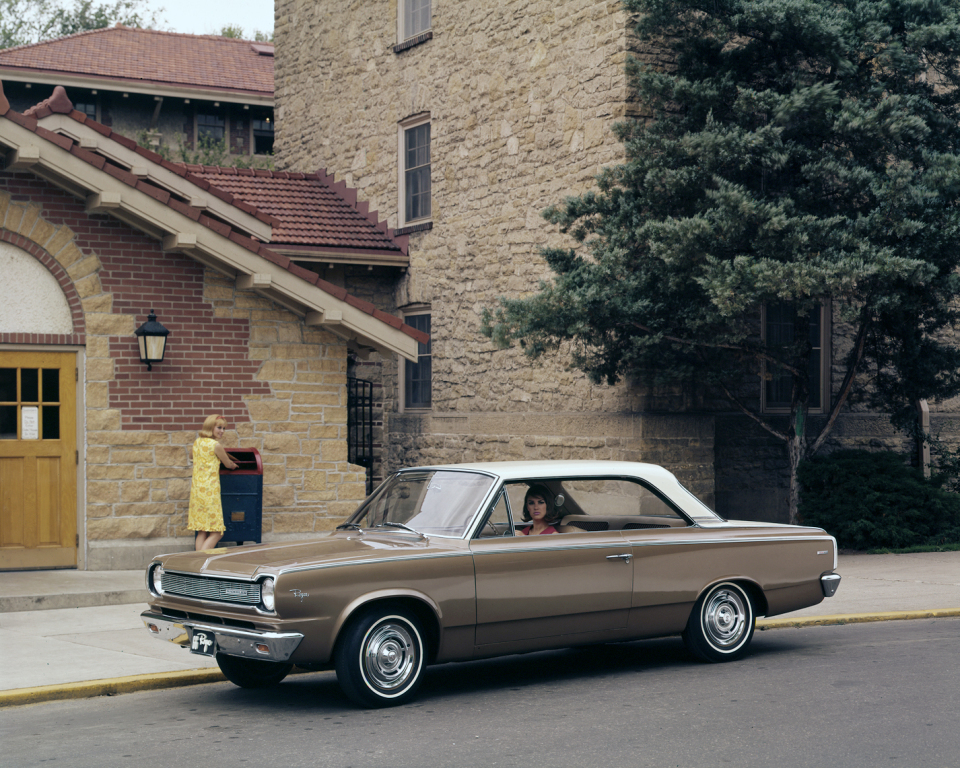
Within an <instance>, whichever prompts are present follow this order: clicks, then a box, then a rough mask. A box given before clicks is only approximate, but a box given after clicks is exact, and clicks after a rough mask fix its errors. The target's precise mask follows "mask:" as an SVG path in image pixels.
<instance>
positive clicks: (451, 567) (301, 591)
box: [143, 462, 839, 706]
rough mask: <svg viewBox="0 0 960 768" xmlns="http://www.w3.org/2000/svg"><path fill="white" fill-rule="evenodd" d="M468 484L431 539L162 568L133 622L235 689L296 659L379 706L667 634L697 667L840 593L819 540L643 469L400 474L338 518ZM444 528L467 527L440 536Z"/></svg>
mask: <svg viewBox="0 0 960 768" xmlns="http://www.w3.org/2000/svg"><path fill="white" fill-rule="evenodd" d="M459 473H465V474H459ZM464 482H467V483H470V484H473V485H474V486H475V488H472V489H470V493H473V494H474V496H473V497H471V499H470V500H469V502H464V503H463V504H461V506H463V507H469V506H471V505H472V506H473V507H474V508H473V509H466V508H465V509H463V511H462V515H461V514H460V513H459V512H457V511H456V510H452V509H451V508H450V507H451V506H456V505H444V504H437V503H433V505H432V507H431V508H432V509H433V510H434V511H433V512H431V513H430V514H432V515H434V518H436V517H437V516H438V515H443V516H445V517H444V519H443V521H442V522H443V524H444V525H447V526H448V527H438V528H436V529H434V532H433V533H426V534H424V533H419V532H417V531H415V530H412V528H415V527H416V525H415V522H416V521H418V520H423V519H426V518H425V516H424V515H423V514H420V516H419V517H417V516H416V515H414V516H413V517H410V518H407V522H409V523H410V529H406V528H404V527H400V526H401V525H405V524H406V523H404V522H402V521H401V522H400V523H391V522H387V523H383V522H381V523H378V525H377V526H373V525H369V524H368V525H360V523H359V522H352V523H351V522H348V523H347V525H346V527H342V528H341V529H339V530H336V531H332V532H329V533H324V534H321V535H319V536H318V537H317V538H316V539H315V540H311V541H299V542H294V543H274V544H261V545H254V546H245V547H236V548H223V549H216V550H210V551H206V552H187V553H179V554H171V555H166V556H163V557H160V558H157V559H156V560H155V561H154V562H153V563H152V564H151V565H150V567H149V568H148V570H147V584H148V587H149V588H150V590H151V600H150V609H149V610H148V611H147V612H145V613H144V614H143V619H144V623H145V624H146V625H147V627H148V628H149V629H150V631H151V632H152V633H154V634H155V635H157V636H159V637H161V638H163V639H167V640H170V641H172V642H176V643H179V644H181V645H185V646H187V645H191V640H192V638H193V637H194V636H195V635H196V634H197V633H198V631H199V632H200V637H201V639H203V638H204V637H206V638H208V640H209V641H212V640H213V638H215V641H216V647H215V648H213V649H212V650H213V651H214V652H215V653H216V654H217V658H218V660H219V661H221V668H222V669H224V672H225V673H226V674H227V676H228V677H229V678H230V679H231V680H233V681H234V682H237V683H238V684H240V685H245V686H259V685H265V684H270V683H272V682H277V681H278V680H274V678H278V679H282V677H283V675H284V674H286V671H289V665H291V664H297V665H299V666H302V667H306V668H310V669H328V668H336V669H337V672H338V678H339V679H340V681H341V684H344V682H345V681H344V677H345V676H350V675H352V676H353V678H355V680H354V682H353V683H350V682H349V681H347V683H346V684H344V688H345V690H346V691H347V693H348V694H349V695H351V698H353V699H355V700H356V701H358V702H360V703H362V704H365V705H369V706H383V705H387V704H395V703H401V702H403V701H406V700H408V699H409V697H410V696H412V695H413V693H414V692H415V689H416V686H417V684H418V683H419V680H420V677H421V674H422V667H423V666H425V665H426V664H429V663H439V662H450V661H461V660H468V659H477V658H484V657H491V656H499V655H504V654H510V653H520V652H527V651H535V650H544V649H551V648H562V647H569V646H575V645H583V644H589V643H598V642H615V641H626V640H636V639H641V638H650V637H660V636H667V635H676V634H683V636H684V639H685V640H687V642H688V645H689V646H691V650H693V651H694V652H695V653H697V655H699V656H701V657H703V658H705V659H707V660H710V661H721V660H726V659H728V658H731V659H732V658H736V657H738V656H740V655H742V653H743V651H744V650H745V649H746V645H747V644H748V643H749V640H750V637H751V636H752V632H753V622H754V620H755V618H756V617H757V616H773V615H776V614H782V613H787V612H789V611H794V610H798V609H800V608H805V607H807V606H811V605H815V604H817V603H819V602H820V601H821V600H823V598H824V596H825V595H831V594H833V592H834V591H835V590H836V586H837V584H838V582H839V576H837V575H836V574H835V573H834V571H835V569H836V555H837V548H836V541H835V540H834V539H833V538H832V537H831V536H830V535H828V534H827V533H826V532H825V531H823V530H821V529H819V528H809V527H799V526H786V525H775V524H761V523H755V522H738V521H726V520H723V519H721V518H719V517H718V516H717V515H715V514H714V513H713V512H711V511H710V510H709V509H708V508H706V507H705V506H704V505H702V504H701V503H700V502H699V501H697V500H696V498H695V497H693V496H692V495H691V494H690V493H689V492H687V491H686V490H685V489H684V488H683V487H682V486H681V485H680V484H679V483H678V482H677V480H676V478H675V477H674V476H673V475H672V474H670V473H669V472H667V471H666V470H664V469H662V468H660V467H655V466H652V465H645V464H634V463H626V462H511V463H490V464H473V465H452V466H442V467H432V468H423V467H420V468H411V469H408V470H402V471H401V472H400V473H397V475H395V476H394V477H393V478H391V479H390V480H388V481H387V483H385V485H384V486H382V487H381V489H380V490H378V491H377V492H375V494H374V495H373V496H371V498H370V499H368V500H367V502H365V504H364V505H361V507H360V509H359V510H358V512H357V513H356V514H355V515H354V516H353V517H352V518H351V520H353V521H360V522H366V523H370V521H371V520H372V519H373V518H372V517H371V515H372V514H373V512H371V510H377V509H379V508H378V507H377V504H378V503H381V506H382V507H383V509H382V512H380V511H377V512H376V514H378V515H381V516H380V517H376V520H387V518H388V517H389V515H390V514H392V512H391V511H389V510H387V509H386V507H388V506H391V505H393V506H394V507H395V506H396V503H397V502H396V499H403V500H404V503H406V504H419V506H417V507H416V508H417V509H418V510H421V512H422V510H423V509H424V508H426V507H427V506H430V504H429V503H428V501H426V499H428V498H433V499H434V500H436V499H438V498H439V499H440V500H444V499H447V498H451V494H455V493H457V492H459V493H461V496H460V497H456V498H461V497H462V494H463V493H466V492H462V491H459V490H457V488H458V486H456V484H457V483H460V484H463V483H464ZM391 483H393V486H392V488H393V491H391V490H390V489H388V490H387V491H383V490H382V489H383V488H384V487H386V486H388V485H390V484H391ZM532 484H543V485H545V486H546V487H548V488H549V490H550V494H551V495H553V494H556V495H555V498H553V499H551V502H552V503H553V504H554V506H555V508H556V510H557V511H556V516H557V517H560V518H561V519H560V520H559V521H558V522H557V526H558V527H559V529H560V531H561V532H560V533H557V534H551V535H542V536H525V535H520V532H519V530H518V527H519V525H521V523H520V520H519V518H520V517H521V516H522V511H521V510H520V509H518V508H517V507H518V506H520V504H519V498H520V495H519V494H520V493H521V492H522V491H523V490H524V489H526V488H527V487H528V486H530V485H532ZM397 489H400V490H399V491H398V490H397ZM451 489H452V490H451ZM391 492H393V493H394V494H395V495H394V496H390V495H389V494H390V493H391ZM411 492H412V495H413V496H415V497H417V494H419V496H418V497H417V498H415V499H414V501H413V502H411V501H410V500H409V499H410V497H411ZM444 493H446V494H447V496H446V497H445V496H444V495H443V494H444ZM378 494H379V496H378ZM384 494H386V495H384ZM431 494H433V496H432V497H431ZM378 498H380V499H381V500H382V499H387V501H382V502H378V501H377V499H378ZM411 508H412V507H411ZM607 512H609V514H607ZM451 517H456V519H457V521H465V522H458V523H457V525H459V526H460V528H459V529H458V530H457V531H454V532H453V533H451V532H450V531H452V530H453V529H454V528H456V527H457V526H455V525H452V524H451V525H448V524H450V523H451V520H450V519H447V518H451ZM428 522H429V521H428ZM435 522H436V521H435ZM437 525H439V523H437ZM436 531H442V532H446V533H437V532H436ZM157 566H162V569H163V571H162V577H161V578H157V576H158V573H160V572H158V571H157V570H155V569H156V568H157ZM264 580H272V581H273V584H272V586H273V594H274V598H273V604H272V606H270V607H268V606H267V605H265V603H268V602H269V600H268V599H267V598H266V597H265V596H264V597H263V598H259V599H258V593H259V589H258V588H257V586H256V585H261V588H262V589H263V590H264V595H265V594H266V591H267V587H268V586H270V585H267V587H263V584H264ZM156 581H160V582H161V586H162V591H161V589H158V588H157V584H156ZM212 590H213V591H212ZM244 590H252V592H251V595H252V596H247V597H243V598H241V597H240V596H239V595H240V593H241V592H244ZM178 592H179V594H178ZM239 599H245V600H247V601H248V602H247V604H241V603H237V602H233V601H235V600H239ZM253 600H258V602H256V603H252V604H251V602H250V601H253ZM738 614H739V615H738ZM390 616H393V617H394V618H393V619H390V620H387V619H383V617H390ZM384 621H385V622H386V624H384ZM364 622H366V623H367V624H370V628H367V627H366V626H365V625H364V626H359V625H363V624H364ZM378 622H380V623H378ZM748 624H749V626H747V625H748ZM383 626H387V629H386V630H383V631H380V630H379V629H377V628H378V627H381V628H382V627H383ZM390 628H393V629H394V630H398V631H397V632H393V633H391V632H390ZM701 629H702V630H703V631H702V632H701V631H700V630H701ZM204 632H206V633H207V635H204V634H203V633H204ZM378 632H379V633H380V634H378ZM703 632H705V633H706V643H704V640H703V639H702V637H701V635H702V634H703ZM371 633H372V634H371ZM371 637H372V638H373V639H370V638H371ZM698 637H699V638H700V639H698ZM711 637H714V638H719V639H718V641H717V642H712V641H711V640H710V638H711ZM398 638H399V639H398ZM258 641H259V642H258ZM418 642H419V643H421V645H422V648H420V649H418V648H417V647H416V646H417V643H418ZM194 645H195V643H194ZM347 646H349V647H347ZM338 649H339V650H338ZM194 650H203V649H197V648H194ZM413 654H416V658H415V659H412V658H410V657H411V655H413ZM224 657H230V658H226V659H225V658H224ZM404 658H405V659H406V661H403V659H404ZM237 659H239V660H240V661H237ZM247 660H249V661H247ZM231 664H233V665H234V666H233V667H231V666H230V665H231ZM351 664H352V665H353V666H352V667H351V666H350V665H351ZM358 664H359V666H358ZM401 666H403V671H402V672H401V669H400V667H401ZM354 668H356V669H354ZM238 670H239V671H238ZM272 671H275V672H276V674H270V673H271V672H272ZM231 672H232V673H233V674H231ZM261 672H262V674H261ZM368 672H369V673H370V675H368V674H367V673H368ZM247 673H249V674H247ZM401 674H404V675H407V676H408V677H404V678H403V679H402V680H401V679H400V677H399V676H400V675H401ZM371 675H372V678H371ZM391 676H393V677H391ZM368 678H371V679H372V680H373V682H372V683H371V679H368ZM380 678H382V680H381V683H382V684H378V682H377V680H378V679H380ZM408 678H413V679H412V681H411V682H410V685H409V686H408V685H407V679H408ZM398 681H399V682H398ZM351 689H352V690H351Z"/></svg>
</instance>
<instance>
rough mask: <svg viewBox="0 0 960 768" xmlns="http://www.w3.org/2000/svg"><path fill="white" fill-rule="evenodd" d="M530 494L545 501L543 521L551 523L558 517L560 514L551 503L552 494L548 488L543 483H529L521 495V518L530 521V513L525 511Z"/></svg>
mask: <svg viewBox="0 0 960 768" xmlns="http://www.w3.org/2000/svg"><path fill="white" fill-rule="evenodd" d="M531 496H539V497H540V498H541V499H543V500H544V501H545V502H546V503H547V514H546V515H544V518H543V522H545V523H546V524H547V525H553V524H554V523H555V522H557V521H558V520H559V519H560V516H559V515H558V514H557V508H556V507H555V506H554V505H553V494H552V493H550V489H549V488H547V486H545V485H541V484H540V483H537V484H536V485H531V486H530V487H529V488H527V492H526V493H525V494H524V495H523V514H522V515H521V519H522V520H524V521H525V522H529V521H530V514H529V513H528V512H527V501H528V500H529V498H530V497H531Z"/></svg>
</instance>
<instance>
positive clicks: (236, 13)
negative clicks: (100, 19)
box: [143, 0, 273, 40]
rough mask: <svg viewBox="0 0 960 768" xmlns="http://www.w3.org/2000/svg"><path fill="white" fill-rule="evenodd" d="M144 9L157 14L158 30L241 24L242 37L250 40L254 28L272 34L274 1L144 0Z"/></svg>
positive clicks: (211, 29) (208, 30)
mask: <svg viewBox="0 0 960 768" xmlns="http://www.w3.org/2000/svg"><path fill="white" fill-rule="evenodd" d="M143 7H144V8H149V9H150V11H155V10H158V9H160V8H163V9H164V10H163V12H162V13H160V14H159V17H160V25H159V27H160V29H166V30H170V31H173V32H186V33H189V34H192V35H208V34H216V33H218V32H219V31H220V30H221V29H222V28H223V26H224V25H226V24H230V25H233V26H238V27H242V28H243V31H244V37H246V38H249V39H251V40H252V39H253V33H254V31H256V30H260V31H261V32H265V33H267V35H268V36H269V35H271V34H273V0H230V2H227V3H211V2H205V1H204V0H147V1H146V2H145V3H144V4H143Z"/></svg>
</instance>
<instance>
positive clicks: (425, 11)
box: [397, 0, 432, 41]
mask: <svg viewBox="0 0 960 768" xmlns="http://www.w3.org/2000/svg"><path fill="white" fill-rule="evenodd" d="M397 14H398V18H397V21H398V27H399V30H398V32H399V34H398V35H397V37H398V38H399V40H400V41H404V40H409V39H411V38H413V37H416V36H417V35H422V34H423V33H424V32H426V31H427V30H429V29H430V22H431V14H432V8H431V0H400V2H399V3H398V4H397Z"/></svg>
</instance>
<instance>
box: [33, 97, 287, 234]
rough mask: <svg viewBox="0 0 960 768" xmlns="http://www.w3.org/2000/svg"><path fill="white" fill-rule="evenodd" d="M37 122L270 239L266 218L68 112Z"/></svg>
mask: <svg viewBox="0 0 960 768" xmlns="http://www.w3.org/2000/svg"><path fill="white" fill-rule="evenodd" d="M37 122H38V124H39V125H42V126H43V127H44V128H46V129H48V130H50V131H53V132H54V133H60V134H63V135H64V136H68V137H70V138H71V139H73V140H74V141H75V142H77V144H79V145H80V147H81V148H82V149H86V150H89V151H91V152H96V153H97V154H98V155H103V156H104V157H106V158H107V159H109V160H112V161H113V162H115V163H117V164H118V165H121V166H124V167H126V168H129V169H130V171H131V173H133V174H134V175H136V176H139V177H141V178H144V179H149V180H150V181H152V182H153V183H154V184H157V185H158V186H160V187H163V188H165V189H168V190H171V191H174V190H176V191H177V192H178V193H179V194H181V195H183V196H184V197H186V198H187V199H189V201H190V205H191V206H192V207H194V208H198V209H199V210H202V211H205V212H209V213H212V214H214V215H216V216H217V217H218V218H220V219H222V220H223V221H225V222H227V223H228V224H230V226H232V227H234V228H236V229H240V230H243V231H244V232H249V233H250V234H251V235H253V236H254V237H256V238H258V239H259V240H260V241H261V242H269V240H270V237H271V235H272V233H273V227H272V226H271V225H270V224H268V223H267V222H265V221H263V220H261V219H258V218H257V217H256V216H254V215H252V214H250V213H247V212H246V211H242V210H240V209H239V208H237V207H236V206H235V205H232V204H231V203H228V202H227V201H226V200H223V199H221V198H219V197H217V196H216V195H215V194H213V193H212V192H210V191H209V190H207V189H204V188H202V187H200V186H198V185H196V184H194V183H192V182H191V181H189V180H188V179H185V178H184V177H183V176H181V175H180V174H178V173H176V172H175V171H172V170H170V169H169V168H165V167H164V166H162V165H158V164H157V163H154V162H151V161H150V160H148V159H147V158H145V157H143V156H142V155H140V154H138V153H137V151H136V150H135V149H130V148H129V147H125V146H124V145H123V144H121V143H120V142H118V141H114V140H113V139H111V138H109V137H108V136H104V135H103V134H101V133H100V132H99V131H97V130H95V129H94V128H91V127H90V126H89V125H85V124H84V123H80V122H78V121H76V120H74V119H73V118H72V117H70V116H69V115H63V114H58V113H56V112H54V113H53V114H50V115H47V116H46V117H42V118H40V119H39V120H38V121H37Z"/></svg>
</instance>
